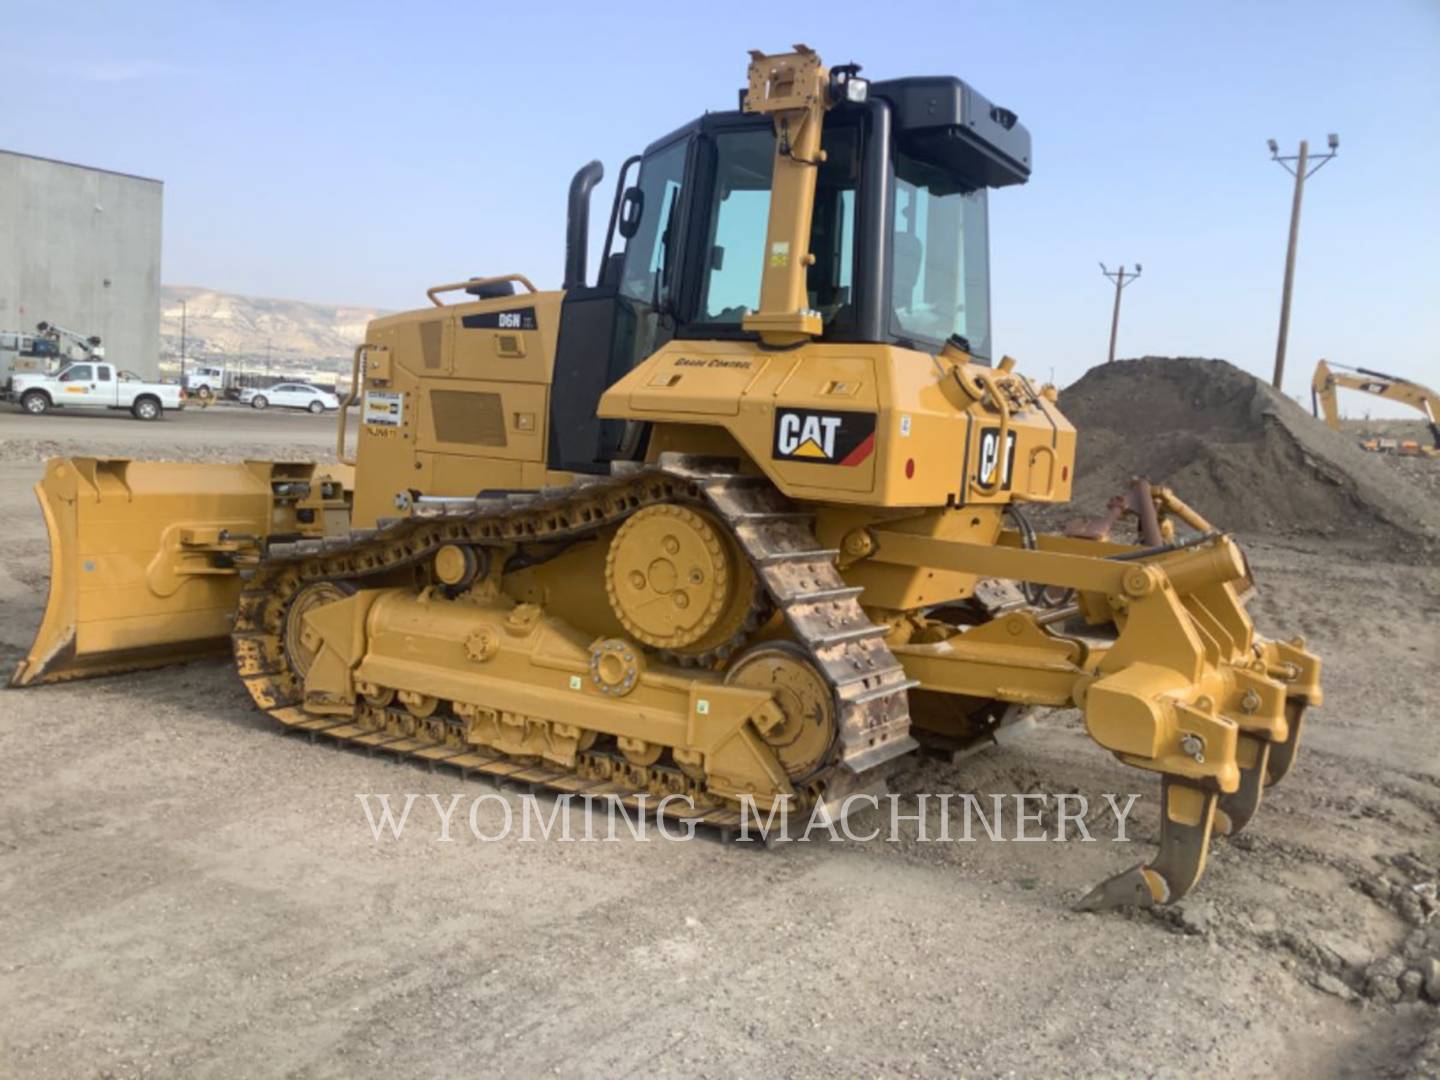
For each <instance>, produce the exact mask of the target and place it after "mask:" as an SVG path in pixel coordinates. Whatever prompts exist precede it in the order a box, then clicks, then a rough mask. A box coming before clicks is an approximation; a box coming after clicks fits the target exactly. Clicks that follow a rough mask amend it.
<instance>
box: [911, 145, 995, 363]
mask: <svg viewBox="0 0 1440 1080" xmlns="http://www.w3.org/2000/svg"><path fill="white" fill-rule="evenodd" d="M985 230H986V206H985V190H984V189H983V188H981V189H979V190H971V189H967V188H965V187H962V186H961V185H960V184H959V183H958V182H957V181H956V180H955V179H954V178H953V177H951V176H950V175H948V174H947V173H945V172H944V171H942V170H940V169H938V168H935V167H933V166H930V165H928V164H926V163H924V162H922V161H918V160H916V159H913V158H910V157H908V156H906V155H905V154H901V153H897V154H896V155H895V231H894V234H893V237H892V250H893V256H892V257H893V259H894V270H893V274H892V284H891V317H892V331H893V332H894V333H895V334H896V335H897V336H899V337H900V338H902V339H913V340H919V341H926V342H930V343H934V344H938V343H941V342H943V341H945V339H946V338H948V337H949V336H950V335H951V334H958V335H959V336H961V337H963V338H966V339H967V340H968V341H969V342H970V345H971V351H972V352H973V353H975V354H977V355H980V356H987V357H988V356H989V353H990V327H989V316H990V294H989V267H988V265H987V252H988V250H989V244H988V240H987V238H986V235H985Z"/></svg>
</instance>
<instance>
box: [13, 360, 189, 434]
mask: <svg viewBox="0 0 1440 1080" xmlns="http://www.w3.org/2000/svg"><path fill="white" fill-rule="evenodd" d="M10 400H11V401H14V402H16V403H17V404H18V405H19V406H20V407H21V408H22V409H24V410H25V411H26V412H28V413H30V414H32V415H34V416H41V415H43V414H45V413H48V412H49V411H50V410H51V409H57V408H65V409H129V410H130V412H131V414H132V415H133V416H134V417H135V419H137V420H158V419H160V417H161V416H162V415H163V414H164V412H165V410H166V409H183V408H184V407H185V392H184V391H183V390H182V389H180V387H179V386H177V385H176V384H175V383H152V382H146V381H145V380H144V379H142V378H140V376H138V375H136V374H135V373H134V372H131V371H122V370H120V369H119V368H117V367H115V366H114V365H113V364H104V363H96V362H94V361H86V362H85V363H80V364H71V365H69V366H68V367H65V368H62V369H61V370H60V371H58V372H55V373H54V374H45V373H42V372H33V373H28V372H20V373H17V374H16V375H15V377H14V378H13V379H12V380H11V383H10Z"/></svg>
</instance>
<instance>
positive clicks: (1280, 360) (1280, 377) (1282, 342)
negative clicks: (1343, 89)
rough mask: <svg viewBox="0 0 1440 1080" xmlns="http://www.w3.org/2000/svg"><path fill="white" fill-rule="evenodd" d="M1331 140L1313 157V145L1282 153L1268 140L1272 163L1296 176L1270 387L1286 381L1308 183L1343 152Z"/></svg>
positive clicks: (1333, 137) (1337, 142)
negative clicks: (1297, 255) (1292, 301)
mask: <svg viewBox="0 0 1440 1080" xmlns="http://www.w3.org/2000/svg"><path fill="white" fill-rule="evenodd" d="M1327 141H1328V145H1329V148H1330V152H1329V153H1328V154H1319V155H1317V156H1315V157H1313V158H1312V157H1311V156H1310V144H1309V143H1308V142H1306V141H1305V140H1304V139H1301V140H1300V152H1299V153H1296V154H1286V155H1284V156H1282V155H1281V153H1280V146H1279V144H1277V143H1276V142H1275V140H1274V139H1270V140H1269V141H1268V144H1267V145H1268V146H1269V147H1270V160H1271V161H1277V162H1279V163H1280V165H1281V166H1282V167H1283V168H1284V169H1285V171H1286V172H1288V173H1289V174H1290V175H1291V176H1293V177H1295V197H1294V199H1293V201H1292V202H1291V204H1290V244H1289V246H1288V247H1287V248H1286V249H1285V287H1284V289H1283V291H1282V292H1281V294H1280V334H1279V336H1278V337H1277V338H1276V341H1275V377H1274V378H1273V379H1272V380H1271V385H1272V386H1274V387H1275V389H1276V390H1279V389H1280V388H1281V387H1280V384H1281V383H1282V382H1284V380H1285V347H1286V345H1288V344H1289V340H1290V296H1291V293H1292V291H1293V290H1294V287H1295V249H1296V246H1297V245H1298V243H1299V240H1300V204H1301V202H1302V201H1303V200H1304V198H1305V181H1306V180H1308V179H1309V178H1310V177H1312V176H1314V175H1315V174H1316V173H1317V172H1319V171H1320V170H1321V168H1323V167H1324V165H1325V163H1326V162H1327V161H1329V160H1330V159H1331V158H1333V157H1334V156H1335V155H1336V154H1337V153H1339V151H1340V136H1339V135H1335V134H1332V135H1331V136H1330V137H1329V139H1328V140H1327ZM1292 161H1293V162H1294V165H1291V162H1292Z"/></svg>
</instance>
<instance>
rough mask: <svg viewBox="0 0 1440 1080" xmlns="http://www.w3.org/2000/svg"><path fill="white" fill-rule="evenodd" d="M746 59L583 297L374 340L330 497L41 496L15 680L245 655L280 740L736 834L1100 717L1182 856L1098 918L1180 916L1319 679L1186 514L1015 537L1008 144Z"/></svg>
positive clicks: (1290, 749)
mask: <svg viewBox="0 0 1440 1080" xmlns="http://www.w3.org/2000/svg"><path fill="white" fill-rule="evenodd" d="M751 56H752V59H751V63H750V66H749V72H748V84H747V86H746V87H745V88H744V89H743V90H742V92H741V100H740V107H739V108H738V109H737V110H735V111H729V112H711V113H706V114H705V115H704V116H703V117H701V118H700V119H698V120H695V121H693V122H691V123H689V124H686V125H685V126H684V127H681V128H679V129H678V130H676V131H674V132H672V133H671V134H669V135H667V136H665V137H664V138H662V139H660V140H659V141H657V142H655V143H653V144H652V145H651V146H650V147H649V148H648V149H646V150H645V152H644V153H643V154H639V155H636V156H635V157H632V158H631V159H630V160H628V161H626V162H625V164H624V166H623V167H622V168H621V170H620V176H619V180H618V183H617V185H616V189H615V197H614V200H613V203H612V205H611V206H610V208H609V226H608V231H607V233H606V239H605V245H604V251H603V253H602V255H601V257H600V259H599V260H598V263H599V268H598V273H597V274H596V278H595V280H594V282H593V283H592V282H591V281H590V278H589V273H588V269H589V268H588V261H589V260H588V258H587V250H586V247H587V245H586V238H587V236H588V234H589V220H588V219H589V204H590V196H591V192H592V189H593V188H594V187H595V185H596V184H597V183H598V182H599V181H600V180H601V179H602V177H603V169H602V167H601V166H600V164H599V163H598V162H591V163H590V164H588V165H586V166H585V167H584V168H582V169H581V170H580V171H579V172H578V173H577V174H576V176H575V178H574V180H573V181H572V183H571V187H570V195H569V216H568V225H567V242H566V257H565V264H564V265H565V269H564V285H563V288H562V289H560V290H558V291H543V292H542V291H539V290H537V289H536V288H535V287H534V286H533V285H532V284H531V283H530V281H529V280H528V279H527V278H525V277H524V276H522V275H521V274H503V275H498V276H490V277H479V278H470V279H467V280H462V281H456V282H453V283H449V284H443V285H437V286H435V287H433V288H431V289H430V290H429V291H428V297H429V300H430V306H428V307H425V308H423V309H421V310H417V311H411V312H406V313H404V314H398V315H391V316H387V317H384V318H381V319H377V320H376V321H375V322H373V323H371V324H370V327H369V329H368V332H367V334H366V338H365V341H364V343H363V344H362V345H361V346H360V347H359V348H358V349H357V350H356V353H355V369H354V373H353V376H352V385H351V393H350V397H349V400H348V401H347V403H346V407H345V408H344V409H342V412H341V417H340V422H339V429H340V430H339V434H338V438H337V444H336V449H337V454H338V456H339V458H340V462H341V463H340V464H339V465H318V464H303V463H302V464H294V463H282V462H274V463H269V462H265V463H262V462H249V463H245V464H234V465H232V464H172V463H164V462H136V461H128V460H115V459H96V458H76V459H69V460H60V461H52V462H50V463H48V465H47V468H46V471H45V475H44V478H43V480H42V481H41V482H40V483H39V485H38V487H37V490H38V493H39V499H40V504H41V507H42V509H43V511H44V514H45V517H46V520H47V524H48V526H49V531H50V535H51V541H52V545H53V562H52V572H51V590H50V597H49V601H48V605H47V609H46V611H45V614H44V619H43V623H42V625H41V627H40V630H39V633H38V635H37V637H36V640H35V643H34V646H33V647H32V648H31V650H30V653H29V655H28V656H27V657H26V658H25V659H24V660H23V661H22V662H21V664H20V665H19V669H18V671H17V672H16V673H15V676H14V679H13V684H14V685H17V686H28V685H33V684H40V683H47V682H53V681H57V680H62V679H67V678H72V677H76V676H86V675H99V674H104V673H110V672H119V671H126V670H131V669H136V668H141V667H146V666H153V665H158V664H167V663H172V662H174V661H176V660H179V659H183V658H186V657H190V656H193V655H197V654H199V653H203V652H207V651H211V650H214V649H224V648H226V647H229V648H230V649H232V650H233V654H234V658H235V663H236V666H237V668H238V671H239V675H240V678H241V679H242V680H243V681H244V683H245V685H246V686H247V687H248V689H249V692H250V693H251V695H252V696H253V698H254V700H255V702H256V704H257V705H258V706H259V707H260V708H261V709H263V710H265V711H266V712H268V713H269V714H270V715H271V716H273V717H274V718H275V719H276V720H277V721H278V722H279V723H280V724H282V725H285V726H287V727H289V728H291V729H296V730H299V731H304V732H309V733H311V735H312V736H324V737H327V738H330V739H334V740H339V741H343V742H347V743H351V744H357V745H361V746H371V747H383V748H384V749H385V750H386V751H388V752H391V753H394V754H400V755H408V756H411V757H413V758H416V759H419V760H422V761H429V762H432V763H433V762H446V763H448V764H450V765H454V766H456V767H459V768H461V769H466V770H469V771H471V772H475V773H488V774H491V775H493V776H498V777H508V778H511V779H513V780H516V781H519V782H523V783H528V784H535V785H541V786H545V787H548V788H551V789H554V790H556V791H559V792H585V793H587V794H592V795H610V796H614V797H617V798H620V799H623V800H633V801H640V802H642V803H643V801H644V799H645V798H649V797H668V796H672V795H683V796H684V797H685V798H684V800H683V801H681V802H674V801H672V802H671V806H672V807H674V806H680V807H681V808H682V809H681V810H680V811H676V812H679V813H683V814H685V815H687V816H688V818H689V819H690V820H698V821H700V822H703V823H706V824H710V825H714V826H716V827H718V828H722V829H723V828H726V827H732V826H733V825H734V823H735V822H736V821H737V820H738V818H739V815H740V813H741V812H742V811H743V810H744V808H745V807H746V806H747V805H752V806H756V807H758V808H761V809H766V808H770V809H773V808H774V807H775V806H776V805H777V804H778V803H780V802H784V803H785V804H786V805H787V806H788V805H791V804H793V805H795V806H797V807H809V808H811V809H812V810H813V808H815V807H817V806H839V807H843V806H844V804H845V800H846V798H847V796H849V795H850V794H852V793H855V792H858V791H863V790H867V789H868V788H870V787H871V786H873V784H874V783H875V781H876V780H877V778H883V776H884V775H885V772H886V770H887V767H889V766H891V765H892V763H894V762H895V761H896V760H897V759H899V758H901V757H902V756H903V755H907V754H910V753H911V752H912V751H914V750H915V749H916V748H917V743H918V742H920V741H924V742H926V743H931V744H934V745H940V746H949V747H957V746H960V747H963V746H968V745H973V744H976V743H979V742H984V741H986V740H993V738H994V737H995V735H996V733H997V731H999V730H1000V729H1001V728H1003V727H1004V726H1006V725H1008V724H1012V723H1014V722H1015V721H1016V720H1018V719H1021V718H1024V717H1026V716H1027V715H1028V714H1029V713H1031V712H1032V711H1034V710H1036V709H1038V708H1041V707H1062V708H1063V707H1076V708H1079V709H1081V710H1083V714H1084V719H1085V725H1086V728H1087V730H1088V732H1089V734H1090V735H1091V736H1092V737H1093V739H1094V740H1095V741H1096V742H1097V743H1099V744H1100V746H1102V747H1103V748H1105V749H1106V750H1108V751H1110V752H1111V753H1113V754H1114V755H1116V756H1117V757H1118V758H1119V759H1120V760H1121V761H1123V762H1125V763H1127V764H1130V765H1133V766H1136V767H1138V768H1141V769H1146V770H1150V771H1152V772H1156V773H1159V774H1160V777H1161V780H1162V784H1161V791H1162V796H1161V798H1162V803H1161V806H1162V811H1163V812H1162V817H1161V822H1162V825H1161V834H1160V841H1159V850H1158V853H1156V854H1155V856H1154V857H1153V858H1151V859H1150V860H1148V861H1147V862H1145V863H1143V864H1142V865H1139V866H1136V867H1134V868H1133V869H1132V870H1129V871H1127V872H1125V873H1123V874H1119V875H1116V876H1115V877H1113V878H1111V879H1109V880H1108V881H1106V882H1104V883H1102V884H1101V885H1100V886H1098V887H1097V888H1096V889H1095V890H1094V891H1093V892H1092V893H1091V894H1090V895H1089V897H1087V898H1086V900H1085V901H1084V902H1083V906H1087V907H1090V908H1103V907H1109V906H1114V905H1120V904H1140V905H1148V904H1155V903H1164V902H1168V901H1172V900H1174V899H1176V898H1178V897H1180V896H1182V895H1183V894H1184V893H1185V892H1186V891H1187V890H1188V889H1190V887H1191V886H1192V885H1193V884H1194V883H1195V882H1196V880H1197V879H1198V878H1199V877H1200V875H1201V873H1202V871H1203V868H1204V864H1205V858H1206V854H1207V851H1208V847H1209V844H1210V841H1211V836H1212V832H1214V833H1220V834H1229V833H1234V832H1235V831H1236V830H1238V829H1240V828H1243V827H1244V825H1245V824H1246V823H1247V822H1248V821H1249V820H1250V819H1251V817H1252V815H1253V814H1254V813H1255V811H1256V809H1257V807H1258V806H1259V804H1260V800H1261V795H1262V793H1263V790H1264V788H1265V786H1266V785H1269V784H1274V783H1276V782H1278V781H1279V780H1281V779H1282V778H1283V777H1284V776H1285V775H1286V773H1287V772H1288V771H1289V770H1290V768H1291V765H1292V763H1293V762H1294V759H1295V753H1296V747H1297V745H1298V741H1299V738H1300V732H1301V727H1302V722H1303V718H1304V715H1305V712H1306V709H1307V708H1308V707H1309V706H1312V705H1317V704H1319V702H1320V699H1321V690H1320V685H1319V667H1320V664H1319V660H1318V659H1317V658H1316V657H1315V656H1314V655H1312V654H1311V653H1309V652H1307V651H1306V649H1305V647H1304V643H1303V641H1302V640H1300V639H1298V638H1297V639H1295V640H1294V641H1290V642H1282V641H1270V640H1266V639H1264V638H1262V637H1260V636H1259V635H1257V633H1256V632H1255V629H1254V627H1253V625H1252V624H1251V621H1250V619H1249V618H1248V617H1247V615H1246V611H1245V608H1244V605H1243V603H1242V596H1243V595H1244V594H1245V592H1246V591H1247V590H1248V589H1249V587H1250V578H1249V572H1248V569H1247V565H1246V562H1245V560H1244V558H1243V557H1242V555H1241V553H1240V551H1239V549H1238V548H1237V546H1236V544H1235V543H1234V542H1233V541H1232V540H1231V539H1230V538H1229V537H1228V536H1227V535H1225V534H1223V533H1221V532H1219V531H1216V530H1214V529H1212V528H1210V527H1209V525H1208V523H1205V522H1204V521H1203V520H1202V519H1200V518H1199V517H1198V515H1195V514H1193V512H1188V508H1185V507H1184V505H1183V504H1182V503H1180V502H1179V501H1178V499H1175V498H1174V497H1173V496H1170V495H1169V494H1168V493H1165V492H1156V493H1150V494H1148V495H1147V496H1146V497H1145V498H1143V499H1141V500H1139V504H1138V506H1137V507H1136V514H1137V516H1138V518H1139V520H1140V522H1141V524H1142V526H1143V529H1142V539H1141V541H1140V542H1139V543H1133V544H1132V543H1121V542H1118V541H1113V540H1109V539H1098V538H1095V537H1079V536H1065V535H1047V534H1042V533H1039V532H1037V531H1036V530H1035V529H1034V528H1033V527H1032V526H1031V524H1030V522H1029V519H1028V518H1027V517H1026V516H1025V514H1024V512H1023V507H1024V506H1026V505H1027V504H1045V503H1059V502H1065V501H1067V500H1068V499H1069V497H1070V491H1071V483H1072V480H1073V467H1074V458H1075V439H1076V433H1075V431H1074V429H1073V428H1072V427H1071V425H1070V424H1069V423H1067V422H1066V420H1065V417H1064V416H1062V415H1061V413H1060V411H1059V409H1058V408H1057V406H1056V394H1055V391H1054V389H1053V388H1052V387H1039V386H1037V385H1036V384H1035V383H1034V382H1033V381H1032V380H1030V379H1029V378H1026V377H1025V376H1024V375H1022V374H1021V373H1020V372H1018V371H1017V370H1016V369H1015V363H1014V361H1013V360H1011V359H1010V358H1008V357H1005V358H1001V359H999V360H998V361H992V359H991V344H990V329H989V306H990V301H989V273H988V226H987V192H988V190H989V189H991V188H1001V187H1006V186H1009V185H1014V184H1019V183H1022V182H1024V181H1025V180H1026V179H1027V178H1028V176H1029V173H1030V153H1031V151H1030V137H1029V134H1028V132H1027V131H1026V129H1025V128H1024V126H1023V125H1021V124H1020V123H1019V122H1018V120H1017V117H1016V115H1015V114H1014V113H1013V112H1011V111H1009V110H1007V109H1005V108H1002V107H1000V106H997V105H994V104H992V103H991V102H989V101H987V100H986V99H985V98H984V97H982V96H981V95H980V94H979V93H977V92H976V91H975V90H974V89H972V88H971V87H970V86H968V85H966V84H965V83H964V82H962V81H960V80H959V79H956V78H948V77H944V78H899V79H893V80H888V81H875V82H870V81H868V80H866V79H863V78H862V77H861V76H860V74H859V69H858V67H856V66H854V65H846V66H837V67H826V66H825V65H824V64H822V62H821V59H820V57H819V56H817V55H816V54H815V52H814V51H812V50H810V49H808V48H805V47H803V46H796V47H795V48H794V50H793V51H791V52H788V53H781V54H774V55H765V54H761V53H758V52H757V53H752V54H751ZM632 174H633V177H632ZM632 180H633V182H632ZM456 294H459V296H460V297H461V300H460V302H455V303H451V302H447V301H448V300H450V299H452V298H453V297H455V296H456ZM350 412H358V417H357V421H358V423H357V424H356V427H357V433H356V435H355V451H354V455H353V457H351V456H349V455H348V453H347V448H348V445H349V442H348V440H347V436H346V429H347V426H349V424H350V420H349V418H348V417H349V413H350ZM1177 520H1178V521H1179V522H1180V523H1181V524H1186V523H1188V524H1189V525H1190V526H1192V527H1191V528H1190V529H1188V530H1185V531H1184V532H1183V533H1182V531H1180V530H1177V529H1176V527H1175V526H1176V521H1177ZM632 805H633V802H632Z"/></svg>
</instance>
